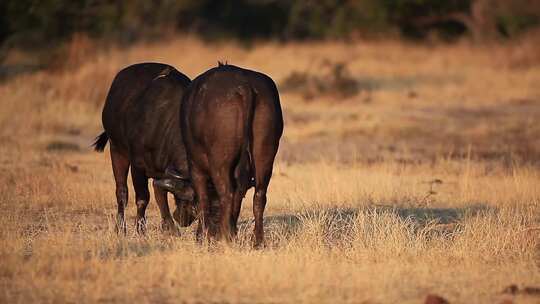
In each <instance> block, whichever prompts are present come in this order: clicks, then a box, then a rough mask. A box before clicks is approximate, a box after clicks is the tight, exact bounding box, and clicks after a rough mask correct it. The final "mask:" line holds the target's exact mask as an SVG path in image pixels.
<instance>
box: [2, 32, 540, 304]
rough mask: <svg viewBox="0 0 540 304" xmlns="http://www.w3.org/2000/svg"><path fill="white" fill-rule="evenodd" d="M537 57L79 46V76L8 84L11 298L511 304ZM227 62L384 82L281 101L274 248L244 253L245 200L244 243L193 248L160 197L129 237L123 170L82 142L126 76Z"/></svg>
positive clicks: (532, 187)
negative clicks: (123, 225) (431, 298)
mask: <svg viewBox="0 0 540 304" xmlns="http://www.w3.org/2000/svg"><path fill="white" fill-rule="evenodd" d="M529 49H532V50H533V51H527V50H529ZM535 51H538V49H537V48H531V47H530V46H527V47H523V45H518V46H498V47H495V48H475V47H470V46H467V45H456V46H444V47H443V46H439V47H425V46H423V47H422V46H412V45H406V44H402V43H395V42H385V43H383V42H380V43H362V42H360V43H357V44H355V45H348V44H340V43H310V44H287V45H279V44H272V43H269V44H259V45H257V46H256V47H254V48H252V49H242V48H239V47H238V46H236V45H234V44H215V45H206V44H204V43H203V42H201V41H199V40H198V39H196V38H189V37H188V38H181V39H177V40H173V41H170V42H167V43H159V44H153V45H138V46H135V47H132V48H129V49H125V50H116V49H113V50H109V51H103V52H99V53H96V54H92V55H91V56H89V55H88V54H87V53H86V52H83V53H84V54H85V55H84V56H89V57H88V59H87V61H84V60H80V59H79V60H72V61H71V62H80V64H79V65H78V66H76V67H73V68H71V69H68V70H65V71H56V72H51V71H45V72H39V73H35V74H30V75H23V76H20V77H18V78H15V79H11V80H9V81H8V82H5V83H3V84H1V85H0V100H1V106H2V109H1V111H0V130H1V131H0V139H1V141H2V145H1V146H0V173H1V174H0V192H1V193H2V198H1V199H0V210H2V211H1V212H0V221H1V223H2V228H1V230H0V242H1V243H0V261H1V262H0V288H1V289H0V290H1V291H0V302H6V303H17V302H21V303H27V302H133V301H142V302H186V303H207V302H215V303H217V302H219V303H253V302H256V303H268V302H272V303H274V302H304V303H336V302H340V303H420V302H421V301H422V299H423V298H424V297H425V296H426V294H428V293H437V294H442V295H444V296H445V297H446V298H448V299H449V300H450V301H451V302H452V303H498V302H500V301H501V300H503V299H505V297H508V296H507V295H502V294H501V293H500V292H501V291H502V290H503V289H504V288H505V287H506V286H508V285H510V284H517V285H518V286H538V285H540V247H539V246H540V245H539V244H540V243H539V240H540V229H539V228H540V187H539V185H540V170H539V169H538V164H539V162H538V160H539V153H540V127H539V126H538V123H537V121H538V117H539V115H540V89H538V84H539V83H540V66H539V65H537V62H536V61H527V60H532V59H530V58H535V57H534V56H531V53H530V52H535ZM85 58H86V57H85ZM83 59H84V58H83ZM218 59H219V60H225V59H226V60H228V61H229V62H230V63H234V64H238V65H241V66H247V67H251V68H255V69H257V70H260V71H264V72H266V73H268V74H269V75H270V76H272V77H273V78H274V79H275V80H276V81H277V82H278V83H279V82H281V81H282V80H284V79H286V77H287V76H288V75H290V74H291V73H292V72H294V71H300V72H306V71H307V72H308V73H311V74H314V75H317V73H322V69H321V66H323V65H324V64H325V62H328V61H330V62H347V68H348V70H349V71H350V74H351V75H352V76H353V77H355V78H356V79H358V80H359V81H364V82H369V84H370V85H372V87H373V89H372V90H371V91H370V92H369V93H366V94H369V95H366V94H363V93H360V94H358V95H356V96H353V97H350V98H348V99H347V100H336V99H335V97H331V96H322V97H321V98H317V97H314V98H313V99H312V100H310V101H309V102H308V101H304V100H303V98H302V95H301V94H296V93H284V94H282V103H283V107H284V110H285V119H286V130H285V136H284V138H283V141H282V146H281V148H280V154H279V156H278V160H277V163H276V165H275V175H274V178H273V179H272V183H271V187H270V193H269V196H270V197H269V203H268V208H267V212H266V217H265V225H266V231H267V243H268V248H266V249H264V250H260V251H254V250H251V249H250V246H249V239H250V237H251V229H252V223H251V219H252V215H251V192H250V193H248V196H247V198H246V199H245V200H244V208H243V211H242V216H241V232H240V236H239V240H238V242H237V243H236V244H234V245H233V246H231V247H222V246H216V247H210V248H209V247H205V246H199V245H197V244H196V243H195V241H194V240H193V233H192V228H189V229H187V230H185V231H182V232H183V233H182V236H181V237H168V236H164V235H162V233H161V232H160V231H159V229H158V226H159V219H158V218H159V217H158V211H157V208H156V206H155V204H153V203H151V205H150V207H149V210H148V216H149V225H150V227H149V232H148V235H147V236H145V237H139V236H137V235H135V233H134V231H133V230H134V229H133V227H132V226H130V227H129V234H128V236H127V237H118V236H117V235H116V234H115V233H114V232H113V231H114V230H113V229H112V224H113V218H112V215H113V213H114V212H115V202H114V185H113V182H112V174H111V171H110V161H109V159H108V156H107V155H101V154H96V153H93V152H91V151H90V149H89V148H88V146H89V144H90V142H91V139H92V138H93V136H95V135H96V134H98V132H100V128H101V126H100V111H101V106H102V103H103V99H104V96H105V94H106V92H107V90H108V86H109V85H110V82H111V80H112V77H113V76H114V74H115V73H116V71H118V70H119V69H120V68H121V67H123V66H125V65H127V64H130V63H133V62H138V61H164V62H168V63H171V64H173V65H175V66H176V67H178V68H179V69H180V70H182V71H184V72H185V73H186V74H188V75H189V76H191V77H194V76H196V75H197V74H198V73H199V72H201V71H203V70H205V69H207V68H209V67H211V66H215V65H216V62H217V60H218ZM516 62H518V63H519V64H515V63H516ZM523 62H525V63H526V64H523ZM434 180H440V181H438V182H435V181H434ZM130 198H133V194H132V193H130ZM132 206H133V204H132V202H130V207H129V209H128V210H129V211H128V214H129V215H130V216H129V220H130V223H132V221H133V219H134V213H135V210H134V208H133V207H132ZM514 300H515V301H516V303H537V302H538V301H539V298H538V297H535V296H526V295H519V296H516V297H515V299H514Z"/></svg>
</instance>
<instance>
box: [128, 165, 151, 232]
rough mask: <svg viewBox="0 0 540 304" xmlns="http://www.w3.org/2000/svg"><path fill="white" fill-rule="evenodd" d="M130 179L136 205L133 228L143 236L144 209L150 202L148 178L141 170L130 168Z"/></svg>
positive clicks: (144, 225)
mask: <svg viewBox="0 0 540 304" xmlns="http://www.w3.org/2000/svg"><path fill="white" fill-rule="evenodd" d="M131 179H132V181H133V188H135V204H136V205H137V218H136V219H135V227H137V233H139V234H144V233H145V232H146V215H145V213H146V207H147V206H148V202H149V201H150V192H148V177H147V176H146V174H145V173H144V172H143V171H142V170H139V169H136V168H133V167H132V168H131Z"/></svg>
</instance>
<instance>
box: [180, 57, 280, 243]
mask: <svg viewBox="0 0 540 304" xmlns="http://www.w3.org/2000/svg"><path fill="white" fill-rule="evenodd" d="M182 109H183V111H182V112H181V116H182V118H181V123H182V127H181V129H182V132H183V135H184V143H185V147H186V152H187V154H188V161H189V166H190V173H191V178H192V184H193V187H194V189H195V192H196V195H197V201H198V203H199V214H200V217H199V226H200V227H201V229H200V230H202V233H203V234H204V235H206V234H208V233H209V231H208V221H209V219H210V217H211V210H210V201H212V194H211V193H212V192H213V191H215V195H217V198H218V200H219V204H220V225H219V230H220V235H221V237H223V238H225V239H226V240H229V239H230V238H231V237H232V236H233V235H234V234H236V231H237V228H236V224H237V221H238V215H239V213H240V207H241V203H242V199H243V197H244V195H245V193H246V191H247V190H248V189H249V188H250V187H252V186H255V194H254V197H253V213H254V216H255V231H254V232H255V246H259V245H261V244H262V242H263V238H264V235H263V233H264V232H263V213H264V208H265V205H266V191H267V188H268V184H269V182H270V177H271V176H272V167H273V163H274V158H275V155H276V153H277V150H278V146H279V140H280V138H281V135H282V133H283V117H282V112H281V105H280V101H279V94H278V91H277V88H276V85H275V83H274V81H273V80H272V79H271V78H270V77H268V76H266V75H264V74H262V73H258V72H255V71H250V70H246V69H242V68H239V67H236V66H232V65H221V64H220V66H219V67H216V68H213V69H211V70H209V71H207V72H205V73H204V74H202V75H200V76H198V77H197V78H196V79H195V80H193V82H192V84H191V85H190V87H189V88H188V90H187V92H186V94H185V95H184V98H183V101H182Z"/></svg>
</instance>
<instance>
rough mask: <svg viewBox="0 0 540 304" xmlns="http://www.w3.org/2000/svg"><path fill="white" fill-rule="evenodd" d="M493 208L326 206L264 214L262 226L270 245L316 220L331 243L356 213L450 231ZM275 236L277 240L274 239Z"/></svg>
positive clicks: (345, 233) (248, 223)
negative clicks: (386, 217) (297, 211)
mask: <svg viewBox="0 0 540 304" xmlns="http://www.w3.org/2000/svg"><path fill="white" fill-rule="evenodd" d="M493 212H497V209H496V208H493V207H490V206H487V205H485V204H473V205H469V206H465V207H459V208H428V207H398V206H390V205H375V206H365V207H360V208H330V209H324V210H312V211H309V210H308V211H306V212H301V213H297V214H280V215H271V216H267V217H265V218H264V228H265V232H266V235H267V241H268V240H270V241H271V243H273V245H274V246H279V245H278V244H277V243H280V242H282V241H286V240H289V239H290V238H291V237H293V236H294V235H295V234H297V232H299V231H301V230H302V229H304V228H306V227H305V226H306V225H309V223H310V222H314V221H315V222H318V223H319V224H320V225H322V226H323V227H322V229H323V230H325V238H326V239H328V240H329V241H330V243H334V241H336V242H339V241H340V240H343V239H346V238H348V237H349V236H350V235H351V233H352V231H351V230H353V227H354V223H355V221H356V220H357V218H358V216H359V215H362V214H363V215H367V216H373V215H390V216H397V217H398V218H399V219H401V220H402V221H403V222H408V223H410V225H411V228H413V230H414V231H420V230H422V229H424V228H425V227H427V226H428V225H430V226H433V227H434V231H433V233H436V234H439V235H440V234H451V233H453V232H454V231H456V229H458V224H459V223H460V222H462V221H463V220H465V219H467V218H469V217H474V216H479V215H482V214H488V213H493ZM238 226H239V231H241V232H243V233H244V234H245V233H248V234H249V233H250V232H251V230H252V229H253V221H252V220H251V219H249V220H244V221H241V222H240V223H239V225H238ZM276 240H278V241H277V242H276Z"/></svg>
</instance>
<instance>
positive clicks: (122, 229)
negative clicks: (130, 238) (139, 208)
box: [114, 216, 127, 235]
mask: <svg viewBox="0 0 540 304" xmlns="http://www.w3.org/2000/svg"><path fill="white" fill-rule="evenodd" d="M114 231H115V232H116V233H117V234H123V235H126V234H127V225H126V221H125V220H124V218H123V217H121V216H117V218H116V224H115V225H114Z"/></svg>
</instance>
